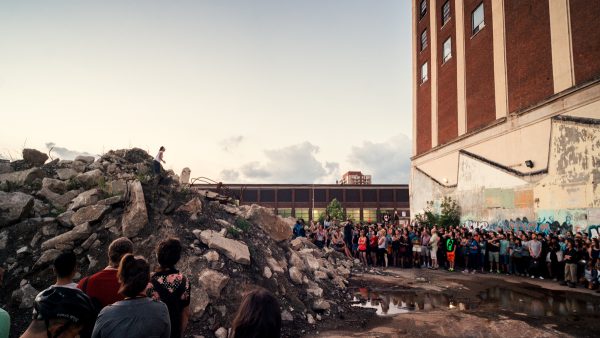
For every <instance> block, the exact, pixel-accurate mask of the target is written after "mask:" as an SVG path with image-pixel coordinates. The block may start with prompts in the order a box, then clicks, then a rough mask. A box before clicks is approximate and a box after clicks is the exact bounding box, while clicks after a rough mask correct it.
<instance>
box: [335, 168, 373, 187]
mask: <svg viewBox="0 0 600 338" xmlns="http://www.w3.org/2000/svg"><path fill="white" fill-rule="evenodd" d="M340 184H352V185H365V184H367V185H368V184H371V175H364V174H363V173H362V172H361V171H348V172H346V173H345V174H344V175H342V179H341V180H340Z"/></svg>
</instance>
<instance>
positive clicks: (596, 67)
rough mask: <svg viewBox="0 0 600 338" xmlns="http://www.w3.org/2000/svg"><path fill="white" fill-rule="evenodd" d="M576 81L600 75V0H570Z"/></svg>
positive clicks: (578, 82) (583, 80)
mask: <svg viewBox="0 0 600 338" xmlns="http://www.w3.org/2000/svg"><path fill="white" fill-rule="evenodd" d="M569 3H570V11H571V34H572V37H573V63H574V66H575V83H576V84H581V83H584V82H586V81H589V80H591V79H593V78H596V77H599V76H600V25H598V22H599V20H600V0H570V1H569Z"/></svg>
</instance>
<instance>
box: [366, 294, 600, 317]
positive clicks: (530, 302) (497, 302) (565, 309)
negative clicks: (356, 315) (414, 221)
mask: <svg viewBox="0 0 600 338" xmlns="http://www.w3.org/2000/svg"><path fill="white" fill-rule="evenodd" d="M354 303H355V304H354V306H360V307H365V308H374V309H376V310H377V314H378V315H380V316H387V315H396V314H401V313H407V312H411V311H432V310H436V309H450V310H454V311H465V310H474V309H477V308H479V307H481V308H485V309H486V310H488V311H489V310H491V311H495V310H496V309H497V310H498V311H510V312H512V313H523V314H526V315H529V316H537V317H543V316H556V315H566V314H570V313H571V314H572V313H579V314H582V313H594V312H596V313H597V311H600V302H598V301H594V299H590V300H587V301H584V300H581V299H574V298H573V297H566V296H565V295H564V294H563V293H561V292H553V291H549V290H547V291H545V292H544V293H539V292H538V293H531V294H526V293H523V292H517V291H513V290H510V289H505V288H501V287H493V288H490V289H487V290H485V291H483V292H481V293H480V294H479V295H478V297H477V298H476V299H472V300H469V301H466V300H462V301H461V300H459V299H456V298H451V297H450V296H448V295H446V294H444V293H440V292H414V291H408V292H407V291H402V292H378V291H373V290H370V289H368V288H359V289H357V290H356V292H355V294H354Z"/></svg>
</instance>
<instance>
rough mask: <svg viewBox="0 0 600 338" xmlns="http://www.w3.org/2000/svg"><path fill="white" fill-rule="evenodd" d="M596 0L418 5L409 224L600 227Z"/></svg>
mask: <svg viewBox="0 0 600 338" xmlns="http://www.w3.org/2000/svg"><path fill="white" fill-rule="evenodd" d="M598 13H600V0H550V1H544V0H518V1H517V0H413V81H414V82H413V99H414V100H413V102H414V103H413V135H414V144H413V157H412V164H411V183H410V186H411V193H410V199H411V210H412V215H415V214H416V213H419V212H421V211H422V210H424V209H425V208H426V206H427V202H428V201H433V202H434V207H435V206H437V205H439V201H440V199H441V198H442V197H444V196H451V197H453V198H455V199H456V200H457V201H458V202H459V204H460V205H461V208H462V216H461V222H462V223H463V224H465V225H472V226H476V227H484V228H490V229H496V228H498V227H503V228H511V229H526V230H538V231H550V230H551V229H556V228H560V229H561V230H567V229H568V230H575V231H587V232H590V233H592V234H593V235H596V234H597V228H598V227H599V226H600V188H598V183H599V181H600V26H599V25H597V24H596V21H597V20H596V16H597V14H598Z"/></svg>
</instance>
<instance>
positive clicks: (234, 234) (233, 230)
mask: <svg viewBox="0 0 600 338" xmlns="http://www.w3.org/2000/svg"><path fill="white" fill-rule="evenodd" d="M227 233H228V234H230V235H231V236H232V237H234V238H240V234H241V232H240V231H239V230H238V229H237V228H235V227H229V228H227Z"/></svg>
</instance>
